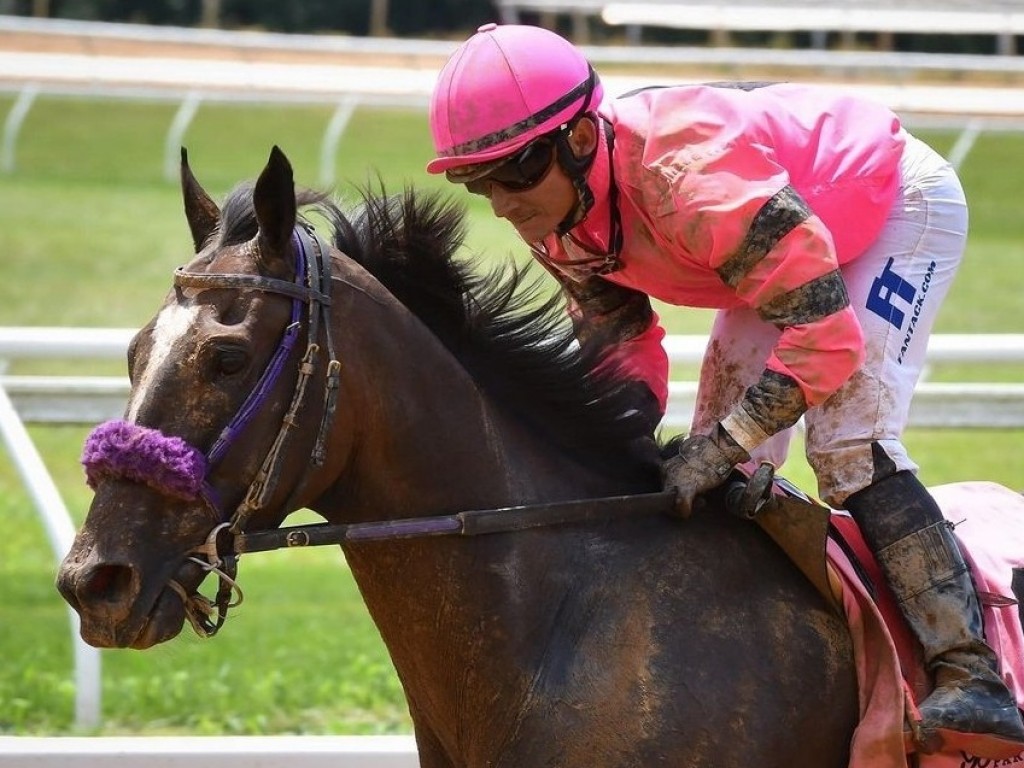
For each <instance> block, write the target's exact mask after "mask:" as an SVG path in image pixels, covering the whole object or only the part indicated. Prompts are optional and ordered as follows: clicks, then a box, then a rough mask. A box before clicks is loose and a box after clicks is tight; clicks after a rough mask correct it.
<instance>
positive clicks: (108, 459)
mask: <svg viewBox="0 0 1024 768" xmlns="http://www.w3.org/2000/svg"><path fill="white" fill-rule="evenodd" d="M292 242H293V243H294V244H295V280H294V282H289V281H286V280H278V279H276V278H271V277H265V276H263V275H248V274H208V273H202V272H189V271H188V270H186V269H184V268H180V267H179V268H178V269H177V270H175V273H174V285H175V286H176V287H184V288H199V289H208V288H231V289H239V290H256V291H264V292H267V293H276V294H280V295H284V296H288V297H290V298H291V300H292V306H291V316H290V319H289V323H288V325H287V327H286V328H285V330H284V333H283V335H282V336H281V340H280V341H279V342H278V346H277V349H276V351H275V352H274V355H273V357H272V358H271V360H270V362H269V363H268V364H267V367H266V368H265V369H264V370H263V373H262V374H261V375H260V378H259V381H257V383H256V385H255V387H254V388H253V389H252V391H251V392H250V393H249V395H248V396H247V397H246V399H245V402H243V403H242V405H241V407H240V408H239V409H238V410H237V411H236V412H235V415H234V416H233V417H232V419H231V421H230V422H229V423H228V424H227V426H225V427H224V429H222V430H221V432H220V434H219V435H218V437H217V439H216V440H215V441H214V442H213V445H212V446H211V447H210V450H209V451H207V452H206V453H203V452H202V451H200V450H199V449H198V448H195V447H193V446H191V445H189V444H188V443H187V442H186V441H184V440H182V439H181V438H177V437H169V436H166V435H164V434H162V433H161V432H159V430H155V429H149V428H147V427H142V426H139V425H137V424H131V423H129V422H125V421H119V420H118V421H112V422H107V423H104V424H101V425H100V426H99V427H97V428H96V429H95V430H94V431H93V432H92V434H90V435H89V438H88V439H87V440H86V444H85V450H84V451H83V455H82V463H83V464H84V465H85V468H86V478H87V481H88V483H89V485H90V487H93V488H95V487H96V485H97V484H98V482H99V481H100V480H101V479H103V478H104V477H116V478H121V479H126V480H131V481H134V482H140V483H143V484H145V485H148V486H149V487H151V488H153V489H154V490H156V491H158V492H160V493H162V494H163V495H165V496H168V497H170V498H175V499H181V500H185V501H202V502H203V503H204V504H205V506H206V507H207V508H208V509H210V510H211V511H212V512H213V513H214V514H215V515H216V518H217V519H218V520H220V521H221V522H220V523H219V524H218V525H217V526H216V527H215V528H214V529H213V530H212V531H211V532H210V534H209V535H208V536H207V539H206V542H205V543H204V544H203V545H202V546H200V547H198V548H196V549H195V550H193V551H192V552H190V553H189V555H188V558H187V559H188V560H189V561H191V562H192V563H194V564H196V565H198V566H199V567H200V568H202V570H203V571H205V572H206V573H214V574H216V575H217V578H218V581H219V586H218V589H217V595H216V597H215V598H214V599H212V600H211V599H210V598H207V597H206V596H204V595H202V594H200V593H199V592H198V591H196V592H193V593H191V594H189V593H188V592H187V590H186V589H185V588H184V587H182V586H181V585H180V584H179V583H178V582H177V581H175V580H171V581H170V583H169V586H170V587H171V588H172V589H173V590H174V592H175V593H177V594H178V595H179V596H180V597H181V599H182V601H183V602H184V604H185V615H186V617H187V618H188V620H189V622H190V623H191V624H192V626H193V628H194V629H195V630H196V632H197V633H198V634H199V635H201V636H203V637H211V636H213V635H214V634H216V633H217V631H218V630H219V629H220V628H221V626H223V624H224V621H225V619H226V618H227V612H228V609H229V608H232V607H234V606H236V605H238V604H239V603H241V602H242V597H243V596H242V591H241V589H239V587H238V584H237V583H236V582H235V575H236V573H237V567H238V564H237V561H238V556H237V554H234V553H233V554H231V555H222V554H220V550H219V548H218V539H219V537H220V535H221V534H222V533H223V532H225V531H227V532H229V533H230V534H232V535H235V536H237V535H240V534H241V533H242V532H243V531H244V530H245V527H246V525H247V523H248V522H249V521H250V520H251V519H252V517H253V515H254V514H255V513H256V512H258V511H259V510H261V509H263V508H264V507H265V506H266V505H267V502H268V501H269V499H270V498H271V497H272V496H273V494H274V492H275V491H276V489H277V486H278V484H279V482H280V480H281V470H282V461H283V457H284V455H285V451H284V448H285V447H286V445H287V443H288V441H289V438H290V436H291V434H292V430H293V429H294V427H295V426H296V424H297V422H298V415H299V413H300V411H301V410H302V408H303V406H304V404H305V402H306V400H307V391H308V384H309V381H310V379H312V378H313V376H314V375H315V373H316V370H317V363H318V361H319V360H320V357H321V355H320V345H319V337H320V325H321V324H322V325H323V329H324V337H325V340H326V344H327V364H326V369H325V373H324V375H325V378H326V385H325V389H324V401H323V408H322V412H321V418H320V425H319V428H318V430H317V436H316V442H315V443H314V447H313V451H312V453H311V456H310V460H311V462H312V464H313V465H314V466H320V465H322V464H323V462H324V459H325V457H326V451H327V449H326V442H327V435H328V432H329V431H330V424H331V421H332V419H333V415H334V411H335V408H336V405H337V395H338V388H339V385H340V372H341V365H340V363H339V362H338V360H337V358H336V355H335V350H334V340H333V337H332V334H331V327H330V322H329V312H330V305H331V295H330V294H331V265H330V258H329V255H328V254H329V251H328V248H327V246H326V245H325V244H324V242H323V241H322V240H321V239H320V238H319V237H318V236H317V235H316V233H315V232H314V231H313V228H312V227H311V226H309V225H307V224H299V225H297V226H296V227H295V229H294V231H293V232H292ZM304 305H305V307H306V309H305V315H306V318H307V324H308V329H307V330H308V332H307V336H306V338H307V346H306V351H305V353H304V354H303V356H302V359H301V361H300V362H299V372H298V379H297V381H296V384H295V390H294V392H293V394H292V400H291V404H290V405H289V407H288V410H287V412H286V413H285V415H284V417H283V418H282V419H281V425H280V427H279V428H278V431H277V435H276V436H275V438H274V441H273V443H272V444H271V446H270V449H269V450H268V451H267V455H266V456H265V457H264V459H263V462H262V463H261V465H260V469H259V471H258V472H257V473H256V476H255V477H254V478H253V480H252V482H251V483H250V485H249V488H248V490H247V491H246V493H245V496H244V497H243V500H242V502H241V504H239V505H238V507H237V508H236V509H235V510H234V511H233V512H232V513H231V514H230V516H229V515H228V513H227V511H226V510H224V509H223V508H222V505H221V504H220V503H219V501H218V500H217V496H216V493H215V491H214V489H213V487H212V485H211V483H210V476H211V475H212V473H213V472H214V470H215V469H216V467H217V466H218V465H219V464H220V462H221V461H222V460H223V458H224V456H225V455H226V454H227V452H228V450H229V449H230V448H231V446H232V445H233V444H234V443H235V442H236V441H237V439H238V438H239V436H240V435H241V434H242V432H243V431H244V430H245V428H246V426H247V425H248V424H249V423H250V422H251V421H252V419H253V417H254V415H255V414H256V413H257V412H259V411H260V410H261V409H262V407H263V406H264V404H265V403H266V401H267V398H268V397H270V395H271V393H272V392H273V390H274V387H275V385H276V384H277V382H278V380H279V379H280V377H281V374H282V372H283V371H284V369H285V367H286V365H287V362H288V360H289V358H290V357H291V355H292V353H293V351H294V349H295V344H296V341H297V339H298V337H299V335H300V332H301V330H302V319H303V317H302V316H303V306H304ZM232 597H234V599H232Z"/></svg>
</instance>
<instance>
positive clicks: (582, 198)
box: [555, 115, 600, 235]
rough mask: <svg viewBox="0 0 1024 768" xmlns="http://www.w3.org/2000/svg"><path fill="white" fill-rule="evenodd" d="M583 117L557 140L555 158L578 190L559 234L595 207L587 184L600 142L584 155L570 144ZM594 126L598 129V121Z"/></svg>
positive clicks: (577, 119)
mask: <svg viewBox="0 0 1024 768" xmlns="http://www.w3.org/2000/svg"><path fill="white" fill-rule="evenodd" d="M583 117H584V115H580V116H579V117H577V118H575V119H574V120H573V121H572V122H571V123H570V124H569V125H568V126H567V128H566V129H564V130H562V131H560V132H559V134H558V138H557V139H556V141H555V158H556V159H557V161H558V164H559V166H561V168H562V170H563V171H565V175H566V176H568V177H569V180H570V181H571V182H572V186H573V188H574V189H575V190H576V204H575V205H573V207H572V208H571V209H570V210H569V213H568V214H567V215H566V217H565V218H564V219H562V221H561V222H560V223H559V225H558V226H557V227H555V231H556V232H557V233H558V234H559V235H564V234H565V233H566V232H568V231H569V230H570V229H572V228H573V227H575V226H576V225H577V224H579V223H580V222H581V221H583V219H584V218H586V215H587V213H589V212H590V209H591V208H593V207H594V192H593V190H592V189H591V188H590V185H589V184H587V171H588V170H590V166H591V165H593V163H594V158H595V157H596V155H597V150H598V148H599V147H600V142H597V143H595V145H594V149H593V150H592V151H591V152H589V153H588V154H586V155H584V156H583V157H578V156H577V155H576V153H575V152H573V151H572V147H571V146H570V144H569V137H570V135H571V134H572V129H573V128H574V127H575V126H576V123H578V122H579V121H580V120H581V119H582V118H583ZM594 128H595V130H598V126H597V124H596V121H595V126H594Z"/></svg>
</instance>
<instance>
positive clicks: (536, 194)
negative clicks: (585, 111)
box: [466, 119, 596, 243]
mask: <svg viewBox="0 0 1024 768" xmlns="http://www.w3.org/2000/svg"><path fill="white" fill-rule="evenodd" d="M569 144H570V146H571V147H572V150H573V151H574V152H575V153H576V154H577V155H582V154H584V153H588V152H591V151H593V148H594V145H595V144H596V134H595V128H594V125H593V123H592V122H591V121H590V120H589V119H584V120H580V121H579V122H578V123H577V125H576V128H575V129H574V130H573V132H572V133H570V134H569ZM532 149H533V150H534V151H533V152H532V153H530V152H528V151H527V152H526V153H525V154H529V155H530V157H528V158H526V159H525V161H524V162H522V163H520V168H519V169H517V170H519V171H520V172H519V173H518V174H513V173H511V172H510V170H511V168H510V166H512V165H513V164H514V163H509V164H507V166H506V168H504V169H499V170H497V171H495V172H493V174H488V175H487V176H484V177H483V178H481V179H478V180H475V181H472V182H470V183H468V184H467V185H466V187H467V189H469V191H470V192H473V193H475V194H480V195H483V196H484V197H486V198H487V199H488V200H490V201H491V210H492V211H494V215H495V216H497V217H498V218H501V219H508V221H509V222H511V224H512V226H513V227H515V228H516V231H517V232H518V233H519V236H520V237H522V238H523V239H524V240H525V241H526V242H528V243H535V242H538V241H540V240H542V239H543V238H544V237H546V236H547V235H550V234H551V233H552V232H554V231H555V228H556V227H557V226H558V225H559V224H561V223H562V221H563V220H564V219H565V218H566V217H567V216H568V215H569V213H570V212H571V211H572V209H573V207H574V206H575V205H576V203H577V202H578V195H577V192H576V189H575V187H574V186H573V184H572V181H571V180H570V178H569V176H568V175H567V174H566V173H565V171H564V170H563V169H562V167H561V165H559V163H558V162H557V161H556V159H555V147H554V142H553V141H549V140H547V139H541V140H539V141H538V142H536V143H535V145H534V146H533V148H532ZM521 153H523V151H522V150H521V151H520V153H517V155H519V154H521ZM541 159H543V160H544V162H540V160H541ZM503 171H504V172H503ZM492 176H493V178H492ZM506 177H508V179H509V180H511V181H512V182H514V183H505V179H506ZM520 177H521V178H520Z"/></svg>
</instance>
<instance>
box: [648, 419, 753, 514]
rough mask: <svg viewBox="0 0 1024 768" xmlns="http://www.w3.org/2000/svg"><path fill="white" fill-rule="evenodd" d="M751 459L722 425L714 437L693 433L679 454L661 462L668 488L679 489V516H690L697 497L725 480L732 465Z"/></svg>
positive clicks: (676, 506)
mask: <svg viewBox="0 0 1024 768" xmlns="http://www.w3.org/2000/svg"><path fill="white" fill-rule="evenodd" d="M749 458H750V456H749V455H748V454H747V452H746V451H745V450H743V448H741V447H740V446H739V445H737V444H736V442H735V441H734V440H733V439H732V438H731V437H730V436H729V433H728V432H726V431H725V430H724V429H722V428H721V427H716V429H715V431H714V434H713V436H711V437H708V436H707V435H690V436H689V437H688V438H686V439H685V440H683V441H682V442H681V443H680V444H679V453H678V455H676V456H673V457H671V458H670V459H668V460H666V461H665V462H664V463H662V465H661V474H662V480H663V485H664V488H665V490H674V491H675V492H676V505H675V513H676V515H678V516H679V517H682V518H687V517H689V516H690V515H691V514H693V510H694V503H695V501H696V499H697V497H698V496H699V495H701V494H702V493H706V492H707V491H710V490H712V489H713V488H717V487H718V486H719V485H721V484H722V483H724V482H725V480H726V479H727V478H728V477H729V473H730V472H731V471H732V468H733V467H734V466H736V465H737V464H739V463H740V462H741V461H746V460H747V459H749Z"/></svg>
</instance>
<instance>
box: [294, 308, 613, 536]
mask: <svg viewBox="0 0 1024 768" xmlns="http://www.w3.org/2000/svg"><path fill="white" fill-rule="evenodd" d="M389 298H390V297H388V296H385V297H383V298H382V297H381V296H377V295H373V294H369V293H365V292H363V293H360V292H357V293H356V297H355V299H354V300H353V301H352V302H349V303H350V317H349V318H347V320H344V321H343V322H342V323H341V325H340V329H341V330H340V331H339V333H338V336H339V338H341V339H344V342H343V346H344V347H345V348H344V349H340V350H339V352H340V354H339V358H340V359H341V360H342V364H343V365H344V366H345V367H346V369H348V372H347V376H348V377H349V378H348V379H347V380H346V384H347V386H343V387H342V393H343V394H342V398H346V397H349V398H350V401H348V402H345V401H344V400H343V401H342V402H340V403H339V408H338V414H339V415H338V424H337V425H336V427H335V429H334V430H333V434H334V440H336V441H338V442H339V443H351V444H347V445H344V446H342V447H341V449H340V451H338V452H340V453H342V454H346V455H347V456H348V457H349V458H348V460H347V462H346V463H345V465H344V466H343V467H339V468H338V472H337V476H336V478H335V480H334V482H335V485H334V487H333V488H332V489H330V490H328V491H327V492H326V493H325V494H324V495H323V498H322V499H321V500H320V502H319V503H317V504H316V505H315V506H314V508H315V509H316V510H317V511H318V512H320V513H321V514H323V515H324V516H325V517H328V518H329V519H332V518H333V519H337V520H344V521H347V522H351V521H353V520H371V519H383V518H395V517H417V516H422V515H430V514H441V513H448V512H457V511H462V510H465V509H472V508H481V507H497V506H508V505H516V504H527V503H532V502H535V501H540V500H553V499H564V498H578V497H581V496H587V495H590V496H593V495H603V494H606V493H612V492H614V490H615V488H614V485H613V483H612V482H611V481H609V480H608V479H606V478H603V477H602V476H601V475H600V474H598V473H595V472H593V471H590V470H587V469H586V468H585V467H583V466H581V465H579V464H578V463H577V462H575V461H574V460H573V459H571V458H570V457H567V456H565V455H563V454H562V453H561V452H560V451H559V450H558V449H556V448H555V447H553V446H552V445H550V444H548V443H547V442H546V441H544V439H543V438H542V437H540V436H539V435H537V434H536V433H535V432H534V431H533V430H530V429H528V428H526V427H525V426H523V425H522V424H521V423H519V422H518V421H517V420H516V419H515V418H514V417H512V416H510V415H508V414H506V413H503V412H502V411H501V410H500V409H499V408H497V407H496V406H495V405H494V404H493V403H492V402H491V401H490V400H489V399H488V398H487V397H486V396H485V395H484V394H483V393H482V392H481V391H480V389H479V388H478V387H477V386H476V384H475V383H474V381H473V380H472V378H471V377H470V376H469V374H468V373H467V372H466V370H465V369H464V368H463V367H462V365H461V364H460V363H459V362H458V361H457V360H456V359H455V358H454V357H453V356H452V355H451V353H450V352H449V351H448V350H447V349H446V348H445V347H444V346H443V345H442V344H441V343H440V342H439V341H438V340H437V339H436V338H435V337H434V336H433V335H432V334H431V333H430V332H429V331H428V330H427V329H426V328H425V327H424V326H423V325H422V324H421V323H420V322H419V321H418V320H417V319H416V318H414V317H413V316H412V315H410V314H409V313H408V312H407V311H406V310H405V309H404V308H403V307H401V306H400V305H397V303H396V302H393V300H390V301H391V302H392V303H391V304H390V305H389ZM360 299H362V300H360ZM367 299H369V300H367Z"/></svg>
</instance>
